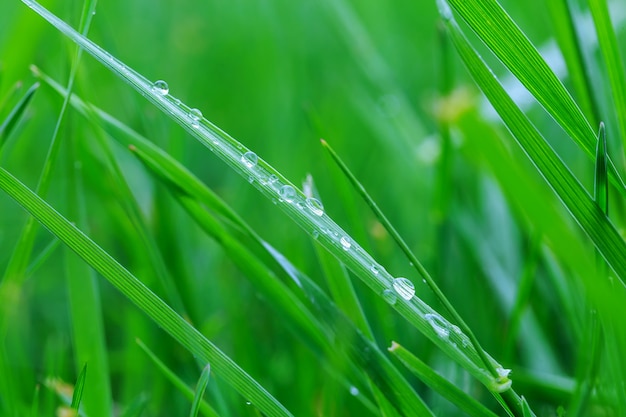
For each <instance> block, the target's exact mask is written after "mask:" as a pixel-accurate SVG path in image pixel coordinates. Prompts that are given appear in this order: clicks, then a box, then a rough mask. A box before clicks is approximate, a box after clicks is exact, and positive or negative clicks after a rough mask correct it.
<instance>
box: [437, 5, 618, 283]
mask: <svg viewBox="0 0 626 417" xmlns="http://www.w3.org/2000/svg"><path fill="white" fill-rule="evenodd" d="M447 17H448V18H449V19H448V20H447V21H446V22H447V27H448V29H449V33H450V35H451V36H452V39H453V41H454V44H455V46H456V48H457V50H458V52H459V54H460V55H461V58H462V59H463V61H464V63H465V65H466V67H467V68H468V70H469V72H470V73H471V75H472V77H473V78H474V80H475V81H476V83H477V84H478V85H479V87H480V88H481V90H482V91H483V92H484V93H485V95H486V96H487V98H488V99H489V101H490V102H491V104H492V105H493V106H494V107H495V109H496V111H497V112H498V114H499V115H500V117H502V119H503V120H504V122H505V124H506V126H507V127H508V129H509V130H510V131H511V132H512V133H513V136H514V137H515V138H516V140H517V142H518V144H519V145H520V147H521V148H522V149H523V150H524V152H525V153H526V155H528V157H529V158H530V160H531V161H532V162H533V164H534V165H535V166H536V167H537V169H538V171H539V172H540V173H541V175H542V176H543V177H544V178H545V180H546V181H547V182H548V184H549V185H550V187H551V188H552V189H553V190H554V192H555V193H556V194H557V195H558V197H559V199H560V200H561V201H562V202H563V203H564V205H565V207H566V208H567V209H568V211H569V212H570V213H571V214H572V216H573V217H574V219H575V220H576V222H577V223H578V224H579V225H580V226H581V228H582V229H583V231H584V232H585V233H586V234H587V236H589V238H590V239H591V241H592V242H593V243H594V245H595V246H596V248H598V250H599V252H600V253H601V254H602V256H603V257H604V259H605V260H606V261H607V263H608V264H609V265H610V266H611V268H613V270H614V271H615V272H616V274H617V276H618V278H619V280H620V284H621V285H624V280H625V279H626V258H624V256H623V254H624V253H626V243H625V242H624V240H623V239H622V238H621V236H620V235H619V233H618V232H617V230H616V229H615V227H614V226H613V225H612V224H611V222H610V221H609V220H608V219H607V218H606V216H605V215H604V213H602V211H601V210H600V208H599V207H598V206H597V205H596V204H595V202H594V201H593V200H592V199H591V197H590V196H589V194H588V193H587V192H586V191H585V190H584V189H583V187H582V186H581V184H580V183H579V182H578V180H577V179H576V178H575V177H574V176H573V174H572V173H571V172H570V171H569V169H568V168H567V167H566V166H565V164H564V163H563V162H562V161H561V160H560V158H559V157H558V156H557V155H556V153H555V152H554V150H553V149H552V148H551V147H550V145H549V144H548V143H547V142H546V141H545V139H544V138H543V137H542V136H541V135H540V133H539V132H538V131H537V130H536V129H535V127H534V126H533V125H532V124H531V123H530V121H529V120H528V119H527V118H526V116H525V115H524V114H523V113H522V111H521V110H520V109H519V108H518V107H517V106H516V105H515V103H513V101H512V100H511V98H510V97H509V96H508V95H507V93H506V92H505V91H504V89H503V88H502V86H501V85H500V84H499V83H498V81H497V80H496V79H495V77H494V76H493V74H492V72H491V71H490V70H489V69H488V68H487V66H486V65H485V64H484V62H483V61H482V59H481V58H480V57H479V56H478V55H477V54H476V52H475V51H474V49H473V48H472V47H471V46H470V44H469V43H468V41H467V39H465V37H464V36H463V34H462V33H461V31H460V29H459V27H458V26H457V24H456V22H455V21H454V20H453V19H452V16H451V15H450V14H448V15H447Z"/></svg>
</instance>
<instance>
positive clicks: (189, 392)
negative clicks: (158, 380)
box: [135, 339, 218, 417]
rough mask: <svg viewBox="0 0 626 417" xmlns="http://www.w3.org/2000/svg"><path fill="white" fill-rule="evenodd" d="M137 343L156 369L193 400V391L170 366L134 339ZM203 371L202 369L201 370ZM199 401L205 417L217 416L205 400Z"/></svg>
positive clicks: (200, 409)
mask: <svg viewBox="0 0 626 417" xmlns="http://www.w3.org/2000/svg"><path fill="white" fill-rule="evenodd" d="M135 342H137V345H138V346H139V347H140V348H141V350H143V351H144V352H145V353H146V355H148V358H150V360H151V361H152V362H153V363H154V365H155V366H156V367H157V369H158V370H159V371H160V372H161V373H162V374H163V375H164V376H165V378H167V380H168V381H170V382H171V384H172V385H174V387H176V389H177V390H178V391H180V392H181V393H182V394H183V395H184V396H185V397H186V398H187V399H188V400H189V401H194V391H193V390H192V389H191V388H189V387H188V386H187V384H185V383H184V382H183V381H182V380H181V379H180V378H179V377H178V376H177V375H176V374H175V373H174V372H173V371H172V370H171V369H170V368H168V367H167V365H165V364H164V363H163V361H161V360H160V359H159V358H158V357H157V356H156V355H155V354H154V352H152V351H151V350H150V349H149V348H148V346H146V345H145V344H144V343H143V342H142V341H141V340H139V339H136V340H135ZM203 372H204V371H203ZM200 400H201V401H200V402H199V403H198V405H197V407H198V409H199V411H200V412H202V414H203V415H205V416H207V417H217V416H218V414H217V412H216V411H215V410H213V408H212V407H211V406H210V405H209V404H207V403H206V401H204V400H202V398H200Z"/></svg>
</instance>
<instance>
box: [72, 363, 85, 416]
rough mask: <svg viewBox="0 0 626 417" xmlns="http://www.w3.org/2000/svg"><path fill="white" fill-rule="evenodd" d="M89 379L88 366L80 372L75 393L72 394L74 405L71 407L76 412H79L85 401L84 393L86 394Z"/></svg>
mask: <svg viewBox="0 0 626 417" xmlns="http://www.w3.org/2000/svg"><path fill="white" fill-rule="evenodd" d="M86 378H87V364H85V365H84V366H83V370H82V371H80V374H79V375H78V379H77V380H76V385H74V392H73V393H72V404H71V405H70V406H71V407H72V408H73V409H74V410H76V411H78V407H79V406H80V402H81V400H82V399H83V393H84V392H85V379H86Z"/></svg>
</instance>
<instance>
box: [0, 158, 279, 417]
mask: <svg viewBox="0 0 626 417" xmlns="http://www.w3.org/2000/svg"><path fill="white" fill-rule="evenodd" d="M0 188H2V189H3V190H4V191H5V192H6V193H7V194H9V195H10V196H11V198H13V199H14V200H16V201H17V202H18V203H19V204H20V205H22V206H23V207H24V208H26V209H27V210H28V211H29V212H30V213H31V215H33V216H34V217H35V218H36V219H37V220H38V221H40V222H41V223H42V224H43V225H44V226H45V227H46V228H47V229H48V230H50V231H51V232H52V233H53V234H54V235H56V236H57V237H58V238H59V239H60V240H61V241H63V243H65V244H66V245H67V246H69V247H70V248H71V249H72V250H73V251H75V252H76V254H77V255H78V256H80V257H81V258H83V259H84V260H85V262H87V263H88V264H89V265H90V266H92V267H93V268H94V269H95V270H96V271H98V272H99V273H100V274H101V275H103V276H104V277H105V278H107V279H108V280H109V282H110V283H111V284H113V286H115V287H116V288H117V289H118V290H119V291H120V292H122V294H124V295H125V296H126V297H127V298H128V299H129V300H131V301H132V302H133V303H134V304H136V305H137V306H138V307H139V308H140V310H142V311H143V312H144V313H146V314H147V315H148V316H149V317H150V318H151V319H152V320H154V321H155V322H156V323H157V324H158V325H159V326H161V327H162V328H163V329H164V330H165V331H167V332H168V333H169V334H170V335H171V336H172V337H174V339H176V340H177V341H178V342H179V343H180V344H181V345H183V346H184V347H185V348H186V349H188V350H189V351H190V352H191V353H193V354H194V355H196V356H197V357H198V358H199V359H201V360H203V361H206V362H211V363H213V364H214V367H215V371H216V374H217V375H219V376H221V377H222V378H224V379H225V380H226V381H227V382H228V383H229V384H231V385H232V386H233V387H234V388H235V389H236V390H237V391H239V392H240V393H241V395H243V396H244V397H245V398H248V399H249V400H250V401H251V402H252V403H253V404H254V405H255V406H256V407H257V408H259V409H260V410H262V411H263V412H265V413H266V414H268V415H270V416H289V415H291V414H290V413H289V412H288V411H287V410H286V409H285V408H284V407H283V406H282V405H281V404H280V403H279V402H278V401H277V400H276V399H275V398H274V397H272V396H271V395H270V394H269V393H268V392H267V391H266V390H265V389H264V388H263V387H261V386H260V385H259V384H258V383H257V382H256V381H255V380H254V379H252V378H251V377H250V376H249V375H248V374H246V373H245V372H244V371H243V370H242V369H241V368H239V366H237V365H236V364H235V363H234V362H233V361H232V360H231V359H230V358H229V357H228V356H226V355H225V354H224V353H223V352H222V351H220V350H219V349H218V348H217V347H216V346H215V345H213V344H212V343H211V342H210V341H208V340H207V339H206V338H205V337H204V336H203V335H202V334H201V333H200V332H198V331H197V330H196V329H195V328H193V327H192V326H191V325H190V324H189V323H187V322H186V321H185V320H184V319H183V318H182V317H180V316H179V315H178V314H176V312H174V311H173V310H172V309H171V308H170V307H169V306H168V305H167V304H165V303H164V302H163V301H162V300H161V299H159V298H158V297H157V296H156V295H154V293H152V292H151V291H150V290H149V289H148V288H147V287H145V286H144V285H143V284H142V283H141V282H140V281H139V280H138V279H137V278H136V277H134V276H133V275H132V274H131V273H130V272H128V271H127V270H126V269H125V268H124V267H122V266H121V265H120V264H119V263H117V261H115V260H114V259H113V258H112V257H111V256H110V255H108V254H107V253H106V252H105V251H104V250H103V249H102V248H100V247H99V246H98V245H97V244H95V243H94V242H93V241H92V240H91V239H89V238H88V237H87V236H86V235H84V234H83V233H82V232H80V230H78V229H77V228H76V227H75V226H73V225H72V224H71V223H70V222H68V221H67V220H66V219H65V218H63V217H62V216H61V215H60V214H59V213H57V212H56V211H55V210H54V209H52V208H51V207H50V206H49V205H48V204H47V203H45V202H44V201H43V200H42V199H41V198H39V197H37V196H36V195H35V194H34V193H33V192H32V191H30V190H29V189H28V188H26V187H25V186H24V185H23V184H22V183H20V182H19V181H18V180H16V179H15V178H14V177H13V176H12V175H11V174H9V173H8V172H7V171H6V170H4V169H2V168H0Z"/></svg>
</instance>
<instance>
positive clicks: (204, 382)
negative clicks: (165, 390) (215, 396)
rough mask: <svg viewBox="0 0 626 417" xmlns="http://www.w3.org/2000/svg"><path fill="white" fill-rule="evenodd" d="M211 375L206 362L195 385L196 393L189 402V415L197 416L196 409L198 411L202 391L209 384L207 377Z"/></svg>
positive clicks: (209, 367)
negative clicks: (190, 402) (191, 401)
mask: <svg viewBox="0 0 626 417" xmlns="http://www.w3.org/2000/svg"><path fill="white" fill-rule="evenodd" d="M210 376H211V365H210V364H207V365H206V366H205V367H204V368H203V369H202V373H201V374H200V379H198V384H197V385H196V393H195V395H194V396H193V403H192V404H191V411H190V412H189V417H198V411H200V404H201V403H202V402H203V400H202V397H204V391H206V387H207V385H209V377H210Z"/></svg>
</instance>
